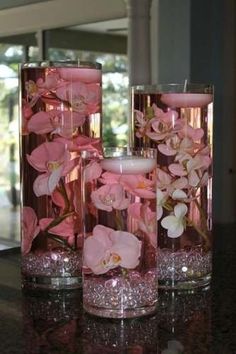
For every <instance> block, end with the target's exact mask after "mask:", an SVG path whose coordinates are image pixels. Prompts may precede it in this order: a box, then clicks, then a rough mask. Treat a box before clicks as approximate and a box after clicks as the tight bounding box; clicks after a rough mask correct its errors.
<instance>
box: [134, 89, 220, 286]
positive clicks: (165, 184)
mask: <svg viewBox="0 0 236 354" xmlns="http://www.w3.org/2000/svg"><path fill="white" fill-rule="evenodd" d="M163 86H164V87H163V88H158V89H157V88H153V89H152V90H150V88H149V90H144V89H143V90H138V89H137V90H135V89H134V91H133V95H132V108H133V109H132V111H133V119H132V136H131V140H132V144H133V145H134V146H135V147H141V146H142V147H156V148H157V150H158V152H157V165H158V166H157V167H158V168H157V219H158V278H159V286H161V287H164V288H192V287H198V286H203V285H206V284H208V283H209V280H210V274H211V256H212V252H211V249H212V239H211V238H212V235H211V230H212V101H213V95H212V90H211V88H206V89H205V91H204V90H202V87H200V88H198V87H190V88H189V91H186V92H184V90H183V87H182V91H181V90H180V89H179V87H178V90H177V87H175V85H173V86H172V87H171V85H169V87H168V90H167V87H165V85H163ZM166 86H168V85H166ZM176 86H178V85H176ZM191 90H192V91H191Z"/></svg>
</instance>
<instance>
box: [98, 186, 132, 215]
mask: <svg viewBox="0 0 236 354" xmlns="http://www.w3.org/2000/svg"><path fill="white" fill-rule="evenodd" d="M91 199H92V202H93V204H94V205H95V206H96V208H97V209H100V210H106V211H112V209H117V210H123V209H127V208H128V205H129V199H128V198H126V197H125V191H124V189H123V187H122V186H121V185H120V184H118V183H116V184H106V185H104V186H102V187H100V188H98V189H97V190H96V191H93V192H92V193H91Z"/></svg>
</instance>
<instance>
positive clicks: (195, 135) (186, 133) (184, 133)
mask: <svg viewBox="0 0 236 354" xmlns="http://www.w3.org/2000/svg"><path fill="white" fill-rule="evenodd" d="M178 135H179V136H180V138H182V139H183V138H189V139H191V140H193V141H198V140H201V139H202V137H203V135H204V130H203V129H202V128H193V127H192V126H191V125H189V124H185V125H184V126H183V129H182V130H180V131H179V132H178Z"/></svg>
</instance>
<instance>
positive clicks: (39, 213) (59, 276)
mask: <svg viewBox="0 0 236 354" xmlns="http://www.w3.org/2000/svg"><path fill="white" fill-rule="evenodd" d="M20 79H21V90H20V106H21V131H20V159H21V160H20V161H21V162H20V167H21V192H22V193H21V226H22V227H21V250H22V267H21V270H22V284H23V287H28V288H46V289H70V288H77V287H80V286H81V262H82V258H81V257H82V256H81V255H82V234H81V185H80V183H81V178H80V177H81V176H80V160H81V150H96V151H97V150H98V149H99V146H100V138H101V109H102V105H101V65H100V64H98V63H94V64H93V63H86V62H76V61H75V62H70V61H66V62H38V63H26V64H23V65H22V66H21V70H20Z"/></svg>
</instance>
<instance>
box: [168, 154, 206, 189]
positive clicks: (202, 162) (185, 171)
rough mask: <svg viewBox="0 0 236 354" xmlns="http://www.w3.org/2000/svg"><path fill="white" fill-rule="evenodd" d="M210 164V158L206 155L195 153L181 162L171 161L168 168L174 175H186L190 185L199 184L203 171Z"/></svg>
mask: <svg viewBox="0 0 236 354" xmlns="http://www.w3.org/2000/svg"><path fill="white" fill-rule="evenodd" d="M210 164H211V158H210V157H209V156H206V155H200V154H198V155H196V156H195V157H193V158H192V157H191V158H189V159H187V160H184V161H183V162H182V163H173V164H171V165H170V166H169V170H170V172H171V173H173V174H174V175H175V176H186V177H187V178H188V183H189V185H190V186H192V187H196V186H198V185H199V183H200V181H201V179H202V177H203V172H204V171H206V170H207V169H208V167H209V166H210Z"/></svg>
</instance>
